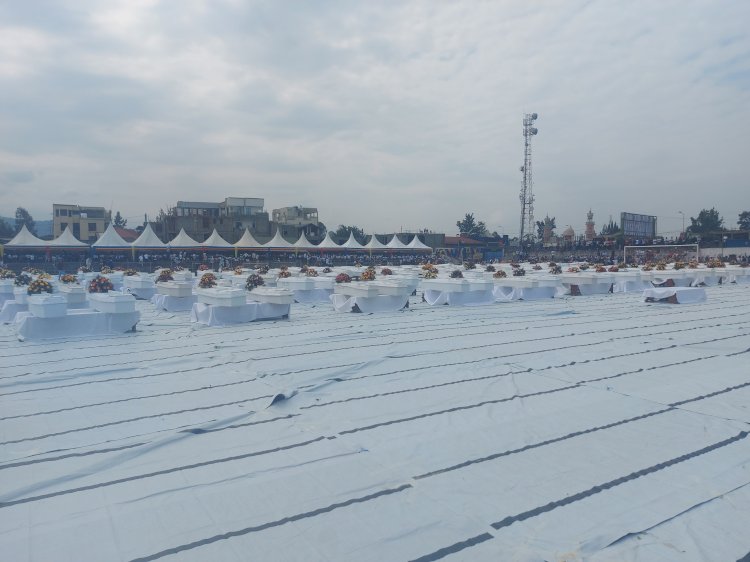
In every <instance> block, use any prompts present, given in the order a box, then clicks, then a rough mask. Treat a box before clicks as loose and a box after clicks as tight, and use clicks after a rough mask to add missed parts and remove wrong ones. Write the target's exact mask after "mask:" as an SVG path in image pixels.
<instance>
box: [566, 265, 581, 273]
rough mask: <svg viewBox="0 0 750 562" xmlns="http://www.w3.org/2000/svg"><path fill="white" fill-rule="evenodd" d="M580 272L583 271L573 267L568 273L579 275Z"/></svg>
mask: <svg viewBox="0 0 750 562" xmlns="http://www.w3.org/2000/svg"><path fill="white" fill-rule="evenodd" d="M579 271H581V269H580V268H578V267H576V266H572V267H569V268H568V273H578V272H579Z"/></svg>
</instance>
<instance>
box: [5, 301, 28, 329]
mask: <svg viewBox="0 0 750 562" xmlns="http://www.w3.org/2000/svg"><path fill="white" fill-rule="evenodd" d="M27 310H29V305H27V304H19V303H17V302H16V301H14V300H10V301H5V302H4V303H3V308H2V309H0V322H2V323H3V324H11V323H13V321H14V320H15V318H16V314H17V313H18V312H26V311H27Z"/></svg>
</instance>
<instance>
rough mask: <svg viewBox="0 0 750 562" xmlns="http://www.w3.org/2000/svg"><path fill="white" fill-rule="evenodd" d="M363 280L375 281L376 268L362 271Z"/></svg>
mask: <svg viewBox="0 0 750 562" xmlns="http://www.w3.org/2000/svg"><path fill="white" fill-rule="evenodd" d="M360 279H362V281H374V280H375V270H374V269H369V268H368V269H365V270H364V271H363V272H362V276H361V277H360Z"/></svg>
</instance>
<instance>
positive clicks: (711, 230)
mask: <svg viewBox="0 0 750 562" xmlns="http://www.w3.org/2000/svg"><path fill="white" fill-rule="evenodd" d="M690 223H691V224H690V226H689V227H688V228H687V231H688V233H689V234H691V235H693V236H700V237H701V238H703V239H704V240H709V239H711V238H716V234H717V233H719V232H722V231H723V230H724V219H723V218H722V217H720V216H719V211H717V210H716V209H715V208H713V207H711V208H710V209H701V212H700V213H698V217H697V218H694V217H690Z"/></svg>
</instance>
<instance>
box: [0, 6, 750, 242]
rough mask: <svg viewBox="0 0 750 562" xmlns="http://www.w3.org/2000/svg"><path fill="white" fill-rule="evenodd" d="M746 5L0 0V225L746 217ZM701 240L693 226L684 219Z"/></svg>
mask: <svg viewBox="0 0 750 562" xmlns="http://www.w3.org/2000/svg"><path fill="white" fill-rule="evenodd" d="M749 22H750V2H748V1H744V0H727V1H708V0H706V1H704V2H691V1H686V0H675V1H667V0H658V1H654V0H643V1H628V2H615V1H609V0H607V1H605V0H600V1H578V0H559V1H550V2H522V1H518V0H513V1H499V0H498V1H488V2H480V1H478V0H468V1H464V2H461V1H453V2H440V1H436V0H425V1H406V0H397V1H392V2H390V1H383V0H378V1H367V2H364V1H363V2H354V1H350V0H342V1H337V0H315V1H309V0H305V1H299V2H292V1H284V0H269V1H265V2H252V1H246V0H211V1H208V0H205V1H197V0H172V1H168V2H167V1H163V2H158V1H153V0H123V1H119V0H118V1H116V0H107V1H101V0H96V1H85V0H71V1H67V2H66V1H41V0H0V215H12V213H13V211H14V210H15V208H16V207H17V206H26V207H27V208H28V209H29V211H30V212H31V213H32V215H34V217H35V218H37V219H40V220H41V219H48V218H50V217H51V208H52V203H53V202H60V203H74V204H82V205H102V206H105V207H107V208H111V209H113V211H116V210H120V211H121V212H122V213H123V215H124V216H126V217H129V218H131V224H134V225H135V224H137V222H138V220H139V218H141V217H142V215H143V213H144V212H147V213H149V215H150V216H151V217H153V216H155V214H156V213H157V212H158V210H159V209H160V208H166V207H167V206H169V205H174V204H175V203H176V201H177V200H180V199H181V200H204V201H220V200H222V199H224V197H226V196H239V197H263V198H265V202H266V209H267V210H269V211H270V210H271V209H273V208H275V207H281V206H288V205H297V204H301V205H306V206H314V207H318V209H319V212H320V218H321V220H322V221H323V222H325V223H326V225H327V226H328V227H329V228H331V227H335V226H336V225H338V224H341V223H344V224H354V225H359V226H362V227H364V228H365V230H367V231H373V230H374V231H377V232H386V231H393V230H399V229H401V228H403V229H404V230H406V229H414V228H430V229H433V230H437V231H445V232H448V233H454V232H455V230H456V228H455V222H456V220H458V219H459V218H461V217H462V216H463V214H464V213H465V212H474V213H475V216H476V217H477V218H478V219H480V220H484V221H485V222H486V223H487V226H488V227H489V229H490V230H498V231H499V232H501V233H508V234H511V235H513V234H517V233H518V228H519V225H518V223H519V214H520V207H519V201H518V194H519V190H520V186H521V174H520V172H519V166H520V165H521V164H522V157H523V138H522V136H521V131H522V127H521V121H522V118H523V114H524V112H537V113H538V114H539V119H538V121H537V126H538V128H539V135H538V136H537V137H535V138H534V146H533V151H534V154H533V163H534V193H535V195H536V204H535V209H536V212H535V214H536V217H537V219H541V218H543V217H544V216H545V214H549V215H550V216H555V217H556V218H557V225H558V227H559V229H560V230H562V228H564V227H565V226H566V225H568V224H570V225H572V226H573V228H575V229H576V230H577V231H578V230H580V229H582V227H583V223H584V221H585V215H586V212H587V211H588V209H589V207H591V209H592V210H593V211H594V213H595V220H596V222H597V228H599V227H600V226H601V224H602V223H604V222H606V221H607V220H608V219H609V216H610V215H614V216H615V217H619V213H620V212H621V211H631V212H641V213H645V214H653V215H657V216H658V217H659V227H660V228H659V229H660V231H661V232H662V233H669V232H678V231H679V230H680V229H681V225H682V219H681V215H680V214H679V213H678V211H684V213H685V214H686V216H687V217H690V215H693V216H695V215H697V213H698V211H699V210H700V209H701V208H703V207H712V206H715V207H716V208H717V209H718V210H719V212H720V213H721V214H722V215H723V216H724V218H725V222H726V223H728V226H732V225H734V224H735V223H736V221H737V214H738V213H739V211H741V210H748V209H750V185H749V184H750V182H749V181H748V177H749V176H750V141H748V137H749V135H750V33H749V32H748V23H749ZM688 224H689V221H688Z"/></svg>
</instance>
